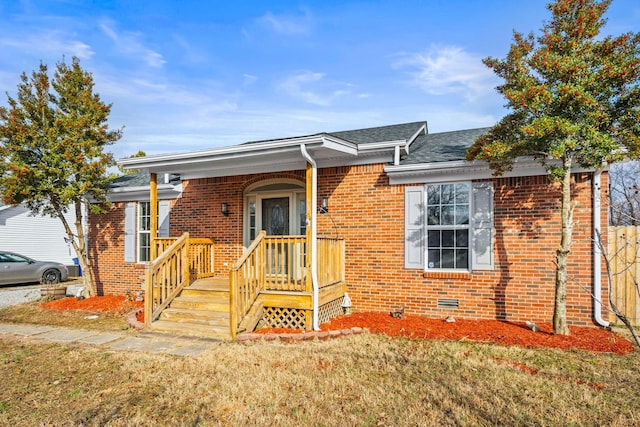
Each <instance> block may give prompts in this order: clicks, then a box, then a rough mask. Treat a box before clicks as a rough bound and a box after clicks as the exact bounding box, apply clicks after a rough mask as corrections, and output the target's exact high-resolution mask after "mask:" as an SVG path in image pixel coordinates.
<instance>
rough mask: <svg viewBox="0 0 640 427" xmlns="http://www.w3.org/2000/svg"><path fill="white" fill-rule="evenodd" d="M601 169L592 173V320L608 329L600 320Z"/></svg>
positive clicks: (607, 324)
mask: <svg viewBox="0 0 640 427" xmlns="http://www.w3.org/2000/svg"><path fill="white" fill-rule="evenodd" d="M601 175H602V168H600V169H597V170H596V171H595V172H594V173H593V184H592V193H593V294H592V295H593V296H592V298H593V320H594V321H595V322H596V323H597V324H598V325H600V326H603V327H605V328H606V327H608V326H609V322H607V321H606V320H604V319H603V318H602V250H601V249H600V242H598V238H599V236H601V235H602V234H601V229H602V215H601V213H600V209H601V207H602V202H601V200H600V195H601V192H600V187H601V185H602V179H601Z"/></svg>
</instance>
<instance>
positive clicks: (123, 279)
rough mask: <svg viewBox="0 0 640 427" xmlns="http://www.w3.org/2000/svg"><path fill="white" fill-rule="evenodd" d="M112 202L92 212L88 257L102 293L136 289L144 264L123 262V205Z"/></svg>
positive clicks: (117, 293)
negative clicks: (100, 211) (106, 206)
mask: <svg viewBox="0 0 640 427" xmlns="http://www.w3.org/2000/svg"><path fill="white" fill-rule="evenodd" d="M125 205H126V203H123V202H118V203H113V204H112V205H111V206H110V207H109V208H106V212H105V213H102V214H90V216H89V259H90V262H91V265H92V267H93V270H92V271H93V277H94V279H95V282H96V287H97V291H98V294H99V295H105V294H106V295H111V294H116V295H123V294H125V293H126V292H127V291H131V292H134V293H135V292H137V291H139V290H140V289H142V287H141V284H142V282H143V281H144V264H136V263H129V262H124V207H125Z"/></svg>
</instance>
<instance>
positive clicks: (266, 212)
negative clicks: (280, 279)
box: [262, 197, 289, 275]
mask: <svg viewBox="0 0 640 427" xmlns="http://www.w3.org/2000/svg"><path fill="white" fill-rule="evenodd" d="M262 229H263V230H264V231H265V232H266V233H267V236H288V235H289V197H274V198H268V199H262ZM288 255H289V245H287V244H285V243H284V242H282V243H275V242H274V243H273V244H271V245H268V246H267V272H268V273H269V274H271V275H283V274H287V273H288V271H289V265H288V264H289V262H288V259H289V256H288Z"/></svg>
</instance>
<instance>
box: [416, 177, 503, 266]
mask: <svg viewBox="0 0 640 427" xmlns="http://www.w3.org/2000/svg"><path fill="white" fill-rule="evenodd" d="M493 234H494V231H493V186H492V184H491V182H488V181H487V182H474V183H469V182H451V183H434V184H426V185H424V186H419V187H406V188H405V267H406V268H420V269H424V270H426V271H471V270H492V269H493Z"/></svg>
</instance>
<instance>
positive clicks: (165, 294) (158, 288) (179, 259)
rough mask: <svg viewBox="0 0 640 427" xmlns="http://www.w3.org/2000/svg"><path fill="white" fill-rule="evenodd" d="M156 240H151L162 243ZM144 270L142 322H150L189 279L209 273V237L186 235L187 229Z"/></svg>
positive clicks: (211, 253) (158, 243)
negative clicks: (194, 237)
mask: <svg viewBox="0 0 640 427" xmlns="http://www.w3.org/2000/svg"><path fill="white" fill-rule="evenodd" d="M160 240H162V241H163V242H156V243H155V244H157V245H159V246H158V247H160V245H163V244H165V242H164V241H165V240H166V241H168V239H160ZM172 240H173V243H171V244H170V245H169V246H168V247H166V248H165V249H164V250H163V251H162V253H161V254H160V255H159V256H158V257H157V258H156V259H155V260H153V261H152V262H150V263H147V268H146V270H145V298H144V322H145V325H147V326H148V325H150V324H151V322H152V321H153V320H154V319H156V318H157V317H158V316H159V315H160V313H161V312H162V310H164V309H165V308H166V307H167V306H168V305H169V304H170V303H171V301H173V299H174V298H175V297H176V296H178V294H179V293H180V291H182V289H184V288H185V287H186V286H188V285H189V284H190V283H191V282H192V281H193V280H195V279H197V278H200V277H209V276H212V275H213V250H214V249H213V241H212V240H211V239H203V238H197V239H190V238H189V233H185V234H183V235H182V236H181V237H179V238H177V239H172Z"/></svg>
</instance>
